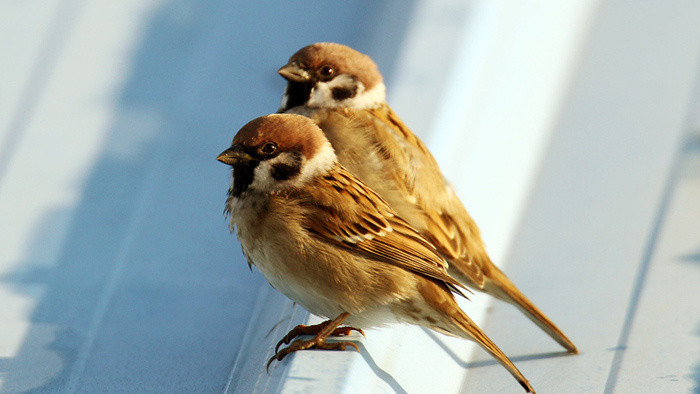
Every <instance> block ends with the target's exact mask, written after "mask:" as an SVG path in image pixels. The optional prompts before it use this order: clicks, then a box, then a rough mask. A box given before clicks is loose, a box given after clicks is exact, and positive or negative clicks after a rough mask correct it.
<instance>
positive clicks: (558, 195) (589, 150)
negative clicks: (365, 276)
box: [0, 0, 700, 393]
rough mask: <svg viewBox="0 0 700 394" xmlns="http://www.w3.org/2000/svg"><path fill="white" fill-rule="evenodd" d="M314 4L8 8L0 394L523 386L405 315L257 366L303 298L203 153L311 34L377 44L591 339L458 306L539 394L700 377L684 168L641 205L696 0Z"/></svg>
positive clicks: (657, 162)
mask: <svg viewBox="0 0 700 394" xmlns="http://www.w3.org/2000/svg"><path fill="white" fill-rule="evenodd" d="M320 4H321V3H314V2H310V3H304V4H300V3H295V4H286V3H279V2H275V1H271V0H270V1H261V2H223V1H218V2H215V1H205V2H197V3H194V2H181V1H175V0H157V1H155V0H154V1H146V2H143V1H141V2H135V1H122V2H113V3H105V2H102V1H97V0H60V1H58V0H57V1H43V2H19V1H12V2H2V3H0V22H2V23H0V24H1V25H2V33H1V34H0V52H2V54H3V56H2V57H0V300H2V301H0V391H2V392H3V393H14V392H21V391H27V390H34V391H36V392H56V391H58V392H65V391H75V392H95V391H101V392H115V391H131V392H145V391H148V392H154V391H155V392H173V391H187V392H218V391H221V390H224V389H227V390H230V391H238V392H249V391H252V390H255V391H258V392H280V391H283V392H291V391H297V390H300V391H309V392H313V391H338V392H343V391H344V392H357V391H365V392H366V391H369V392H392V391H396V392H402V391H406V392H421V391H445V392H449V391H452V392H454V391H457V390H459V389H460V388H462V389H466V390H468V391H477V392H484V391H486V392H502V391H503V392H520V387H519V386H518V385H517V384H516V383H515V382H514V381H513V379H512V378H511V377H510V376H509V375H508V374H507V373H506V372H505V371H504V370H503V369H502V368H501V367H500V366H498V365H496V364H495V363H494V362H493V361H492V360H491V359H490V358H489V357H488V356H486V355H485V354H484V353H483V352H481V351H478V352H475V353H474V354H473V355H471V353H470V351H469V349H470V346H469V344H467V343H465V342H463V341H460V340H456V339H449V338H446V337H444V336H441V335H439V334H433V333H426V332H425V331H423V330H421V329H417V328H411V327H397V328H395V329H385V330H380V331H371V332H368V333H367V334H368V338H367V339H365V340H359V339H358V340H359V341H360V342H359V343H360V346H361V349H362V352H361V354H357V353H353V352H335V353H330V352H301V353H298V354H296V355H295V356H294V357H293V358H290V359H289V360H288V361H287V360H286V361H285V362H283V363H279V364H276V365H275V366H274V367H273V368H272V369H271V374H270V375H267V374H265V373H264V363H265V362H266V360H267V359H268V358H269V357H270V356H271V352H272V345H273V344H274V343H276V342H277V340H278V339H279V338H280V337H281V336H282V335H283V334H284V333H286V331H287V330H289V329H290V328H291V327H292V326H293V325H294V324H296V323H298V322H301V321H304V320H305V319H306V313H305V312H304V311H303V310H301V309H299V308H293V307H292V305H291V303H290V302H289V301H288V300H285V299H284V297H282V296H280V295H279V294H277V293H276V292H274V290H272V289H271V288H269V286H267V285H266V284H264V282H263V279H262V278H261V276H260V274H259V273H258V272H255V271H253V272H252V273H251V272H250V271H249V270H248V267H247V265H246V263H245V260H244V258H243V257H242V255H241V253H240V248H239V246H238V245H237V243H236V242H235V240H234V237H233V236H232V235H230V234H228V232H227V231H226V222H225V220H224V218H223V216H222V215H221V211H222V209H223V200H224V198H225V190H226V187H227V186H228V177H229V173H228V170H227V169H226V168H225V167H224V166H221V165H220V164H219V163H217V162H216V161H215V160H214V158H215V156H216V155H217V154H218V153H219V152H220V151H221V150H222V149H224V148H225V147H226V146H227V145H228V144H229V142H230V139H231V137H232V136H233V133H234V132H235V130H237V129H238V128H239V127H240V126H241V125H242V124H244V123H245V122H246V121H248V120H250V119H251V118H253V117H255V116H259V115H262V114H265V113H269V112H272V111H274V110H275V109H276V108H277V104H278V103H279V98H280V94H281V91H282V88H283V81H282V79H281V78H279V77H278V76H277V75H276V74H275V71H276V69H277V68H278V67H279V65H281V64H283V63H284V62H285V61H286V59H287V58H288V56H289V55H290V54H291V53H292V52H293V51H294V50H296V49H297V48H299V47H301V46H303V45H306V44H308V43H311V42H315V41H337V42H342V43H346V44H349V45H351V46H353V47H356V48H358V49H359V50H361V51H364V52H366V53H368V54H370V55H371V56H372V57H373V58H374V59H375V60H376V61H377V62H378V63H379V65H380V68H381V69H382V71H383V73H384V75H385V77H386V80H387V87H388V95H389V100H390V102H391V104H392V105H393V106H394V108H395V109H396V111H397V112H398V113H399V114H400V115H401V116H402V117H403V118H404V120H406V122H407V123H408V124H409V125H410V126H411V127H413V128H414V130H415V131H416V133H417V134H419V135H420V136H421V137H423V138H424V139H425V140H426V141H427V142H429V144H430V145H431V147H432V148H433V149H434V151H435V152H436V154H437V155H438V160H440V161H441V163H442V165H443V166H444V168H445V170H446V172H447V174H448V176H450V178H451V179H452V180H454V181H455V183H456V186H457V188H458V191H459V192H460V195H461V196H462V197H463V198H464V199H465V202H466V204H467V207H468V208H469V209H470V211H471V212H472V214H474V216H475V217H476V218H477V220H478V223H479V224H480V226H481V228H482V230H483V232H484V235H485V238H486V239H487V242H488V245H489V251H490V252H491V254H492V255H493V256H494V257H495V259H496V262H497V263H499V264H501V263H504V262H506V263H507V264H505V270H506V272H507V273H508V274H509V275H510V276H511V278H512V279H514V281H515V282H516V283H517V284H518V285H519V286H520V287H521V289H522V290H523V291H524V292H525V293H526V294H527V295H528V296H529V297H530V298H532V299H533V300H534V301H535V303H536V304H538V305H539V306H540V307H541V308H542V309H543V310H544V311H545V312H546V313H547V314H548V315H549V316H550V317H552V319H553V320H554V321H555V322H556V323H557V324H558V325H560V327H561V328H562V329H563V330H564V332H566V333H567V334H568V335H569V336H570V337H571V338H572V339H573V340H574V342H575V343H576V344H577V345H578V346H579V347H580V349H581V350H582V354H581V355H579V356H575V357H573V356H572V357H560V356H561V354H560V353H559V348H558V347H557V345H556V344H555V343H553V342H552V341H551V340H550V339H549V338H547V337H546V336H545V335H544V334H542V333H541V332H539V331H538V330H537V329H536V328H535V327H534V326H533V325H532V324H530V323H529V322H528V321H526V320H525V319H524V318H523V317H522V315H520V314H519V313H518V312H516V311H515V310H514V308H512V307H509V306H508V305H504V304H503V303H495V304H493V305H492V306H491V307H489V309H487V310H484V309H483V308H484V307H486V306H487V305H490V304H489V302H490V300H489V299H488V298H487V297H483V296H478V295H476V296H474V297H473V299H474V302H465V303H464V306H465V309H467V310H468V311H469V313H470V314H471V315H472V316H474V317H476V318H477V319H481V318H483V317H487V318H488V319H487V321H486V325H485V327H484V328H485V329H486V331H487V333H488V334H489V335H490V336H491V337H492V338H493V339H494V341H495V342H496V343H498V344H499V345H500V346H501V347H502V349H503V350H504V351H505V352H506V353H507V354H509V355H510V356H512V358H513V360H514V362H515V363H516V364H517V365H518V367H519V368H520V369H521V370H522V371H523V372H524V373H525V375H526V376H527V377H528V378H529V379H530V381H531V382H532V384H533V385H534V387H535V388H536V389H538V390H539V392H545V393H546V392H580V391H586V390H589V391H594V392H600V391H603V390H604V389H605V385H606V383H607V382H608V381H609V379H610V376H611V371H612V370H613V369H615V370H616V371H617V373H618V374H617V375H616V376H617V377H616V379H615V381H614V385H612V384H611V385H609V387H614V388H615V390H616V391H619V392H629V391H633V392H634V391H645V390H646V389H647V388H653V389H654V390H657V389H658V390H659V391H682V390H695V391H697V390H698V387H700V378H699V377H698V347H697V343H698V340H697V338H698V333H697V320H696V319H697V313H696V312H695V311H697V309H698V308H697V303H696V302H695V300H696V299H697V297H692V294H691V293H692V291H693V290H694V289H695V288H696V286H695V284H696V283H697V279H698V278H697V264H696V262H695V261H696V260H697V247H698V235H697V232H696V231H694V230H695V228H696V226H694V225H693V224H694V223H695V222H696V221H697V220H696V219H695V217H696V216H698V215H697V214H698V208H697V204H693V202H694V201H696V200H697V199H698V198H700V197H698V196H697V190H696V189H697V188H696V187H695V183H696V182H695V179H696V177H695V175H694V174H695V171H696V170H695V168H696V167H695V166H696V164H693V163H696V162H695V161H690V160H689V161H683V163H684V164H683V166H682V167H681V168H682V170H683V171H681V172H679V174H680V175H679V177H680V178H679V179H678V182H677V183H676V184H677V188H676V189H673V192H672V193H671V196H672V199H670V202H669V204H670V205H668V209H667V211H666V212H665V213H664V214H662V213H663V212H662V213H660V212H659V206H660V205H659V204H660V201H661V200H662V196H663V195H664V188H665V187H666V185H667V184H668V183H667V181H668V174H669V173H670V168H671V163H672V162H673V161H674V160H676V159H674V154H675V153H677V152H678V151H677V150H676V147H677V146H678V144H679V143H680V140H681V138H680V137H681V135H682V133H683V132H684V131H685V129H686V128H687V127H689V126H688V124H689V123H691V124H692V126H693V127H696V126H697V125H698V122H697V119H694V120H692V121H687V119H688V116H686V114H687V112H688V108H689V103H690V101H691V99H692V96H691V86H692V85H693V81H694V79H695V78H696V77H697V71H698V64H697V63H698V62H697V58H698V48H700V42H698V41H699V40H700V32H699V31H698V29H699V27H698V26H697V23H696V19H697V18H696V16H697V15H700V10H698V5H697V3H695V2H688V1H685V2H684V1H680V0H678V1H672V2H665V3H664V4H660V3H659V4H654V3H645V4H643V5H639V4H637V5H636V6H635V7H634V8H630V7H628V6H627V5H626V4H624V2H622V1H617V0H601V1H600V2H585V1H573V2H558V1H552V2H546V1H542V2H537V3H535V4H533V6H532V7H525V6H523V5H521V4H516V3H512V2H505V1H503V2H501V1H497V2H492V1H473V2H462V1H457V0H441V1H439V2H433V1H430V2H429V1H423V2H417V3H415V4H409V3H407V2H403V1H399V0H393V1H388V2H383V3H365V2H337V3H335V4H333V5H332V6H328V5H327V4H326V3H323V4H324V6H323V7H321V6H319V5H320ZM599 5H600V6H599ZM587 32H589V33H587ZM581 42H583V43H584V45H581ZM698 107H699V108H700V106H698ZM557 114H559V115H557ZM698 119H700V118H698ZM465 130H469V132H466V131H465ZM462 158H464V159H465V162H464V163H465V166H464V167H462V166H461V165H460V162H461V160H462ZM693 160H695V159H693ZM538 168H539V169H540V173H539V174H538V173H537V169H538ZM655 218H661V219H663V220H661V226H655V224H654V223H655ZM655 229H657V230H659V229H660V231H659V234H660V237H659V239H658V241H657V242H656V243H655V244H654V245H657V246H658V247H657V248H654V247H650V246H649V245H650V239H651V238H653V237H651V236H650V234H654V231H655ZM652 246H653V245H652ZM647 252H649V253H647ZM645 255H647V256H651V258H650V259H649V260H648V261H649V270H648V272H647V275H646V276H645V278H646V280H644V281H641V282H640V281H638V280H637V276H636V275H637V272H638V269H640V267H641V266H642V264H640V262H642V261H644V256H645ZM679 256H680V257H679ZM505 257H508V259H507V261H506V258H505ZM637 283H641V284H642V287H641V293H640V295H641V297H639V298H638V299H637V301H638V304H637V305H636V313H634V314H632V315H630V316H632V317H633V319H632V320H631V324H630V325H626V324H625V321H626V316H628V311H629V310H632V309H634V308H631V305H632V304H631V302H630V301H631V296H630V294H632V293H633V290H634V289H635V288H636V287H635V284H637ZM261 284H262V287H261ZM683 294H690V295H689V296H687V297H686V298H682V296H683ZM670 304H672V305H673V306H672V307H670V306H669V305H670ZM664 322H669V325H671V327H669V328H667V329H666V330H664V327H667V326H664ZM278 323H279V324H278ZM624 327H629V336H628V337H626V340H625V341H624V343H625V344H626V346H627V348H626V349H621V348H618V347H617V346H618V345H619V344H620V342H621V340H620V339H621V332H624V329H623V328H624ZM621 330H622V331H621ZM613 360H618V362H617V364H615V365H616V366H611V365H612V363H613ZM234 365H236V368H234ZM618 367H619V369H618Z"/></svg>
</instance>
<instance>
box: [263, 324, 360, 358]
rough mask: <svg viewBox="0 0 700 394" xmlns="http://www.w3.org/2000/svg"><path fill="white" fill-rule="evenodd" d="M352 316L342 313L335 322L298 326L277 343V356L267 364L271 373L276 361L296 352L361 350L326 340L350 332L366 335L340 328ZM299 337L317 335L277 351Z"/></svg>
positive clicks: (349, 344) (350, 329)
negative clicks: (309, 350) (310, 350)
mask: <svg viewBox="0 0 700 394" xmlns="http://www.w3.org/2000/svg"><path fill="white" fill-rule="evenodd" d="M348 316H350V314H349V313H348V312H343V313H341V314H340V315H339V316H338V317H336V318H335V319H333V320H328V321H325V322H323V323H320V324H314V325H312V326H304V325H298V326H296V327H294V329H292V331H290V332H289V333H288V334H287V335H285V336H284V338H282V340H280V341H279V342H278V343H277V346H276V347H275V355H274V356H272V357H271V358H270V360H268V362H267V369H268V371H269V369H270V364H271V363H272V361H274V360H278V361H280V360H282V359H283V358H284V357H286V356H287V355H288V354H290V353H293V352H296V351H297V350H305V349H322V350H345V349H346V348H347V347H348V346H352V347H354V348H355V350H357V351H358V352H359V351H360V349H359V348H358V347H357V345H356V344H354V343H352V342H348V341H343V342H331V343H328V342H326V339H327V338H328V337H329V336H331V335H348V334H350V332H352V331H353V330H354V331H358V332H359V333H360V334H362V335H365V334H364V332H362V330H360V329H359V328H354V327H340V328H339V327H338V326H339V325H340V324H341V323H342V322H343V321H344V320H345V319H347V317H348ZM299 335H316V336H315V337H313V338H311V339H308V340H303V339H297V340H296V341H294V342H292V343H291V345H289V346H287V347H286V348H283V349H282V350H280V351H277V349H278V348H279V347H280V345H282V344H283V343H284V344H287V343H289V341H291V340H292V339H293V338H295V337H297V336H299Z"/></svg>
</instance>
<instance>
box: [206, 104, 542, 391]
mask: <svg viewBox="0 0 700 394" xmlns="http://www.w3.org/2000/svg"><path fill="white" fill-rule="evenodd" d="M217 160H219V161H220V162H222V163H225V164H228V165H229V166H231V167H232V169H233V175H232V178H233V179H232V182H231V186H230V188H229V190H228V198H227V199H226V206H225V212H227V214H228V215H229V216H230V222H229V228H230V229H231V231H232V232H233V231H235V232H236V235H237V237H238V239H239V241H240V244H241V246H242V249H243V252H244V254H245V255H246V257H247V259H248V264H251V265H254V266H255V267H257V268H258V269H259V270H260V272H262V274H263V275H264V276H265V278H266V279H267V280H268V282H269V283H270V284H271V285H272V287H274V288H275V289H277V290H278V291H280V292H281V293H283V294H284V295H285V296H287V297H289V298H290V299H292V300H293V301H294V302H296V303H297V304H299V305H301V306H303V307H304V308H305V309H307V310H308V311H309V312H311V313H313V314H315V315H319V316H323V317H326V318H328V319H329V320H327V321H325V322H323V323H321V324H318V325H315V326H303V325H302V326H298V327H296V328H295V329H293V330H292V331H290V333H289V334H287V335H286V336H285V337H284V338H282V340H281V341H280V342H279V343H278V344H277V347H276V348H275V352H276V353H275V355H274V356H273V357H272V358H270V360H269V362H268V367H269V365H270V363H271V362H272V361H274V360H282V359H283V358H284V357H285V356H286V355H288V354H290V353H292V352H295V351H297V350H303V349H311V348H318V349H328V350H345V349H346V348H347V347H353V348H355V349H356V350H357V345H355V344H354V343H352V342H348V341H341V342H327V341H326V339H327V338H328V336H330V335H345V334H347V333H349V332H350V331H351V330H358V331H360V332H362V331H361V330H362V329H363V328H370V327H378V326H383V325H387V324H391V323H396V322H403V323H409V324H416V325H420V326H423V327H427V328H430V329H433V330H435V331H438V332H442V333H445V334H448V335H452V336H457V337H461V338H464V339H469V340H472V341H475V342H476V343H478V344H479V345H480V346H481V347H482V348H484V349H485V350H486V351H487V352H489V353H490V354H491V355H492V356H493V357H494V358H496V360H498V362H499V363H500V364H501V365H503V366H504V367H505V368H506V369H507V370H508V372H510V373H511V374H512V375H513V376H514V377H515V379H517V381H518V382H519V383H520V385H521V386H522V387H523V388H524V389H525V390H526V391H528V392H532V391H533V389H532V386H530V384H529V383H528V381H527V379H525V377H524V376H523V375H522V373H520V371H518V369H517V368H516V367H515V365H513V363H512V362H511V361H510V360H509V359H508V358H507V357H506V356H505V355H504V354H503V352H502V351H501V350H500V349H499V348H498V347H497V346H496V345H495V344H494V343H493V342H492V341H491V340H490V339H489V338H488V337H487V336H486V335H485V334H484V333H483V332H482V331H481V329H480V328H479V327H478V326H477V325H476V324H475V323H474V322H473V321H472V320H471V319H470V318H469V317H468V316H467V315H466V314H465V313H464V312H463V311H462V310H461V309H460V308H459V306H458V304H457V302H456V300H455V296H454V294H459V295H462V296H463V295H464V293H463V292H462V291H461V290H460V289H461V288H462V285H461V284H460V283H459V282H457V281H456V280H455V279H454V278H452V277H451V276H450V274H449V273H448V271H447V267H448V263H447V261H445V259H444V258H443V257H442V256H441V255H440V253H438V251H437V250H436V249H435V247H434V246H433V245H432V244H431V243H430V241H429V240H427V239H426V238H425V237H423V236H421V235H420V233H419V232H418V231H417V230H416V229H414V228H413V227H411V225H409V224H408V223H407V222H406V221H405V220H404V219H402V218H401V217H400V216H399V215H398V214H397V213H396V211H394V209H392V208H391V207H390V206H389V205H388V204H387V203H386V202H385V201H384V200H383V199H382V198H381V197H380V196H379V195H378V194H377V193H375V192H374V191H372V189H370V188H369V187H368V186H367V185H365V184H364V183H362V182H361V181H360V180H359V179H357V178H356V177H355V176H354V175H353V174H352V173H350V172H349V171H348V170H346V169H345V168H344V167H343V166H341V165H340V164H339V163H338V160H337V157H336V154H335V152H334V150H333V147H332V146H331V144H330V142H329V141H328V139H327V138H326V137H325V136H324V134H323V132H322V131H321V129H320V128H318V126H316V125H315V124H314V122H313V121H312V120H311V119H309V118H307V117H304V116H300V115H294V114H272V115H267V116H263V117H260V118H257V119H254V120H252V121H250V122H249V123H248V124H246V125H245V126H243V128H241V130H240V131H239V132H238V133H237V134H236V136H235V137H234V138H233V142H232V144H231V147H230V148H228V149H226V150H225V151H223V152H222V153H221V154H220V155H219V156H218V157H217ZM341 324H348V325H349V327H340V325H341ZM300 334H310V335H315V336H314V337H313V338H312V339H308V340H302V339H296V340H294V341H293V342H291V344H290V345H289V346H288V347H285V348H283V349H281V350H279V351H278V349H279V347H280V346H281V345H282V344H289V343H290V341H291V340H292V339H294V338H295V337H296V336H298V335H300Z"/></svg>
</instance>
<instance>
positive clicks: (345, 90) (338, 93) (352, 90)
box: [331, 85, 357, 101]
mask: <svg viewBox="0 0 700 394" xmlns="http://www.w3.org/2000/svg"><path fill="white" fill-rule="evenodd" d="M331 94H332V95H333V99H334V100H337V101H342V100H345V99H349V98H351V97H355V94H357V86H355V85H353V86H350V87H342V88H333V89H332V90H331Z"/></svg>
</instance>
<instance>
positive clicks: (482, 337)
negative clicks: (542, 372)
mask: <svg viewBox="0 0 700 394" xmlns="http://www.w3.org/2000/svg"><path fill="white" fill-rule="evenodd" d="M457 311H458V312H457ZM457 311H455V312H456V315H457V316H453V317H454V318H455V319H454V321H455V323H457V325H458V326H459V327H460V328H461V329H462V330H463V332H462V333H456V332H452V333H453V334H461V335H460V336H461V337H463V338H465V339H469V340H472V341H474V342H476V343H477V344H479V346H481V347H482V348H483V349H484V350H486V351H487V352H488V353H489V354H490V355H491V356H493V358H495V359H496V360H497V361H498V362H499V363H500V364H501V365H502V366H503V367H504V368H505V369H507V370H508V372H510V374H511V375H513V377H514V378H515V379H516V380H517V381H518V383H520V385H521V386H522V387H523V388H524V389H525V391H526V392H528V393H534V392H535V389H533V388H532V386H530V382H528V380H527V379H526V378H525V376H523V374H522V373H521V372H520V370H518V368H517V367H516V366H515V364H513V362H512V361H510V359H509V358H508V357H507V356H506V355H505V354H503V352H502V351H501V349H499V348H498V346H496V344H495V343H493V342H492V341H491V339H489V337H487V336H486V334H485V333H484V332H483V331H481V329H480V328H479V326H477V325H476V323H474V322H473V321H472V320H471V319H470V318H469V316H467V315H466V314H465V313H464V312H462V311H461V310H457Z"/></svg>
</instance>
